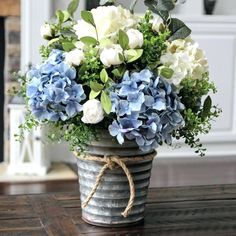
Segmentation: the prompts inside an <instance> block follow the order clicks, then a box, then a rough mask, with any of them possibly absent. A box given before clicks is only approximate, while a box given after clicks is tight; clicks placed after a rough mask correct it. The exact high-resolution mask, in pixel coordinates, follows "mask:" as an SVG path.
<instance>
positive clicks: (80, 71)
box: [79, 63, 87, 76]
mask: <svg viewBox="0 0 236 236" xmlns="http://www.w3.org/2000/svg"><path fill="white" fill-rule="evenodd" d="M86 70H87V64H86V63H84V64H83V65H82V66H81V67H80V69H79V75H80V76H83V75H84V74H85V72H86Z"/></svg>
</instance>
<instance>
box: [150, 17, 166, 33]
mask: <svg viewBox="0 0 236 236" xmlns="http://www.w3.org/2000/svg"><path fill="white" fill-rule="evenodd" d="M163 27H164V23H163V20H162V18H161V17H160V16H157V17H155V18H154V19H153V21H152V30H154V31H156V32H160V30H161V28H163Z"/></svg>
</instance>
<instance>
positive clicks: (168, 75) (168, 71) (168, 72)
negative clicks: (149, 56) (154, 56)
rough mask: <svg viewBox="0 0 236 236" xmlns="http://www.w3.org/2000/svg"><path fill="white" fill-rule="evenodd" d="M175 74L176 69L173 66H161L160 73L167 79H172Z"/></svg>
mask: <svg viewBox="0 0 236 236" xmlns="http://www.w3.org/2000/svg"><path fill="white" fill-rule="evenodd" d="M173 74H174V71H173V70H172V69H171V68H168V67H162V68H160V75H161V76H163V77H164V78H166V79H170V78H171V77H172V75H173Z"/></svg>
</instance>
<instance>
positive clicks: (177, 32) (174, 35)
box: [169, 18, 191, 41]
mask: <svg viewBox="0 0 236 236" xmlns="http://www.w3.org/2000/svg"><path fill="white" fill-rule="evenodd" d="M169 30H170V31H171V36H170V38H169V40H170V41H173V40H176V39H185V38H187V37H188V36H189V35H190V34H191V30H190V29H189V28H188V27H187V26H186V25H185V24H184V22H183V21H181V20H179V19H177V18H172V19H171V23H170V25H169Z"/></svg>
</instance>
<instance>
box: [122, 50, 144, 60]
mask: <svg viewBox="0 0 236 236" xmlns="http://www.w3.org/2000/svg"><path fill="white" fill-rule="evenodd" d="M142 55H143V49H129V50H126V51H125V57H126V62H127V63H131V62H134V61H136V60H138V59H139V58H140V57H141V56H142Z"/></svg>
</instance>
